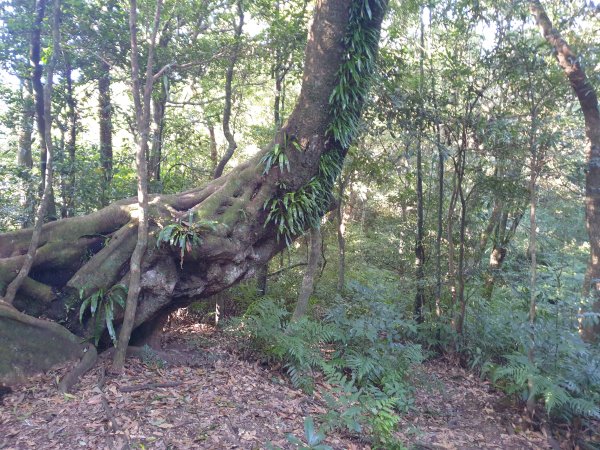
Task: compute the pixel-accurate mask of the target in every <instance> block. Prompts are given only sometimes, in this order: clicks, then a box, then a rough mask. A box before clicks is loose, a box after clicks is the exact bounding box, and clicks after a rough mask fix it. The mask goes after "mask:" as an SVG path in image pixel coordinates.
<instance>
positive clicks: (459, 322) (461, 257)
mask: <svg viewBox="0 0 600 450" xmlns="http://www.w3.org/2000/svg"><path fill="white" fill-rule="evenodd" d="M462 135H463V136H462V143H461V149H460V152H459V155H458V161H457V164H456V180H457V183H456V185H457V191H458V199H459V200H460V237H459V246H458V268H457V271H456V272H457V273H456V298H457V301H458V304H459V308H460V309H459V312H458V314H457V317H456V320H455V330H456V332H457V333H458V334H459V335H462V334H463V328H464V323H465V314H466V307H467V303H466V300H465V239H466V227H467V200H466V198H465V192H464V186H463V180H464V175H465V164H466V151H467V137H466V124H464V125H463V132H462Z"/></svg>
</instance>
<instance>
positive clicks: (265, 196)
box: [0, 0, 383, 337]
mask: <svg viewBox="0 0 600 450" xmlns="http://www.w3.org/2000/svg"><path fill="white" fill-rule="evenodd" d="M363 5H364V3H363V2H362V1H357V0H336V1H333V0H322V1H320V2H318V3H317V5H316V9H315V18H314V21H313V25H312V29H311V33H310V35H309V41H308V45H307V50H306V65H305V70H304V77H303V84H302V89H301V93H300V96H299V99H298V103H297V106H296V108H295V109H294V111H293V113H292V114H291V116H290V117H289V119H288V120H287V121H286V123H285V124H284V126H283V128H282V129H281V130H280V131H279V132H278V133H277V136H276V138H275V140H274V142H273V143H272V144H271V146H269V147H268V148H266V149H265V150H264V151H263V152H261V153H260V154H258V155H257V156H255V157H254V158H253V159H251V160H249V161H247V162H246V163H243V164H240V165H239V166H237V167H236V168H234V169H233V170H232V171H231V172H230V173H228V174H227V175H224V176H222V177H220V178H218V179H216V180H213V181H211V182H210V183H208V184H207V185H205V186H203V187H200V188H196V189H192V190H190V191H187V192H183V193H181V194H177V195H152V196H150V197H149V201H148V205H149V206H148V216H149V217H148V218H149V220H150V235H149V245H148V249H147V251H146V253H145V255H144V258H143V262H142V265H141V268H140V276H141V279H140V295H139V298H140V299H141V301H140V302H139V305H138V307H137V310H136V313H135V318H134V321H133V326H134V328H135V327H137V326H139V325H140V324H142V323H144V322H146V321H148V320H151V319H153V318H154V317H156V316H157V315H159V314H160V313H161V312H162V311H165V310H169V309H172V308H173V307H175V306H186V305H187V304H189V303H191V302H192V301H195V300H197V299H199V298H207V297H210V296H211V295H213V294H215V293H217V292H220V291H222V290H224V289H226V288H227V287H229V286H231V285H233V284H234V283H237V282H239V281H240V280H242V279H247V278H250V277H253V276H254V275H255V271H256V269H257V267H259V266H261V265H263V264H265V263H266V262H267V261H268V260H269V259H270V258H271V257H272V256H273V255H274V254H276V253H277V252H278V251H280V250H281V249H282V248H283V247H284V246H285V239H284V238H283V236H281V235H279V236H278V228H277V226H276V225H275V224H274V223H273V221H267V220H266V219H267V216H268V213H269V211H267V210H265V207H264V205H265V202H268V201H271V200H272V199H274V198H275V199H277V198H281V197H282V196H283V195H285V194H286V193H290V192H296V191H298V190H300V189H307V186H309V183H310V182H311V180H313V179H314V178H315V177H317V178H318V177H319V176H321V175H320V172H319V165H320V164H319V163H320V162H321V155H323V154H325V155H340V156H342V157H343V156H345V152H346V149H347V145H348V142H349V138H350V137H351V133H350V134H349V135H348V137H347V138H345V139H344V141H345V142H344V143H341V142H340V141H339V140H338V139H337V138H334V137H333V136H332V132H331V131H330V129H331V128H330V127H331V124H332V123H333V122H334V120H335V118H336V116H335V114H334V111H335V110H334V108H333V107H332V105H331V104H330V102H329V99H330V97H331V93H332V92H333V90H334V88H335V87H336V86H337V85H338V83H339V77H338V73H339V70H340V66H341V64H342V63H343V62H344V61H345V59H346V58H347V57H354V56H353V53H352V50H351V49H349V48H348V47H346V46H345V44H344V43H345V42H347V41H345V39H344V37H345V36H346V33H347V27H348V23H349V17H350V8H351V6H352V8H353V10H356V9H357V8H362V7H363ZM369 7H370V11H372V16H371V17H370V18H369V17H368V16H367V15H366V13H365V12H364V10H363V12H362V14H363V15H362V16H361V17H363V18H362V19H360V20H361V21H359V24H360V28H359V29H360V30H363V32H364V33H365V36H367V37H366V38H365V39H366V41H367V42H369V43H370V46H369V52H370V53H373V52H375V51H376V38H377V36H378V31H379V27H380V24H381V20H382V16H383V11H382V9H381V8H380V7H379V2H377V1H375V0H371V1H370V2H369ZM351 23H353V24H354V26H355V27H356V26H357V25H356V21H355V22H351ZM363 57H364V55H363ZM363 67H366V66H363ZM369 67H371V65H370V64H369ZM363 75H364V77H365V79H367V78H368V77H369V73H368V72H365V71H364V70H363ZM358 98H359V103H357V104H356V105H355V107H354V112H353V114H356V115H358V114H359V113H360V105H361V104H362V101H363V100H364V98H363V96H362V95H359V97H358ZM292 138H293V139H292ZM275 145H277V146H278V148H281V149H282V150H283V151H284V152H285V154H286V156H287V159H288V160H289V163H290V170H287V169H286V168H284V169H283V170H280V169H279V167H278V166H273V167H272V168H271V169H270V170H268V171H266V173H265V170H264V163H261V162H260V161H261V159H262V158H263V157H264V155H265V154H266V153H267V152H269V151H272V150H273V148H274V146H275ZM298 146H299V147H300V148H302V149H303V150H302V151H299V150H298ZM284 186H285V187H284ZM319 212H320V213H321V214H322V213H323V211H319ZM138 214H139V208H138V203H137V200H136V199H126V200H121V201H119V202H116V203H113V204H111V205H109V206H107V207H106V208H104V209H102V210H100V211H97V212H95V213H93V214H90V215H88V216H83V217H74V218H69V219H63V220H60V221H57V222H52V223H48V224H45V225H44V226H43V228H42V233H41V236H40V249H39V251H38V253H37V255H36V258H35V259H34V261H33V268H32V272H31V276H30V277H29V278H28V279H26V280H25V281H26V282H25V283H24V285H23V288H22V289H20V290H19V291H18V292H17V296H16V300H15V306H17V307H18V308H19V309H21V310H23V311H25V312H27V313H29V314H32V315H37V316H41V315H44V316H45V317H47V318H49V319H53V320H62V321H63V323H64V324H65V326H66V327H67V328H69V329H70V330H71V331H73V332H74V333H75V334H77V335H79V336H82V337H89V336H90V335H91V333H92V330H91V329H90V328H91V327H90V326H88V325H89V324H88V323H84V324H79V320H78V311H76V310H78V304H79V303H80V300H79V290H80V289H81V290H82V295H83V296H84V297H87V296H89V295H90V294H91V293H94V292H96V291H97V290H98V289H100V288H102V289H104V290H105V291H106V290H108V289H110V288H111V287H112V286H114V285H116V284H123V283H127V282H128V281H129V278H130V276H131V273H130V269H129V260H130V257H131V252H132V251H133V248H134V246H135V243H136V234H137V218H138ZM190 214H192V215H193V216H194V219H195V220H197V221H199V220H213V221H216V222H217V226H216V229H215V230H214V231H206V232H205V233H203V234H202V236H201V237H202V239H203V240H202V244H201V245H199V246H197V247H194V248H192V249H191V251H190V252H186V254H185V257H184V261H183V267H182V268H181V269H180V268H179V249H178V248H170V247H168V246H161V247H160V248H157V246H156V245H155V242H156V233H157V232H158V230H159V229H160V227H161V226H165V225H168V224H172V223H174V222H176V221H178V220H181V219H183V220H187V218H188V217H189V215H190ZM299 232H300V231H299ZM31 234H32V232H31V230H21V231H15V232H11V233H6V234H2V235H0V281H2V282H5V281H8V282H10V281H11V280H12V279H13V278H14V276H15V273H16V272H15V269H17V270H18V267H19V265H20V264H21V263H22V261H23V258H24V256H23V255H24V253H25V251H26V249H27V245H28V242H29V240H30V238H31ZM296 236H297V234H295V233H294V234H293V235H292V236H291V237H292V238H294V237H296ZM85 255H88V257H87V258H86V257H85ZM89 255H91V257H89ZM66 306H67V307H66ZM1 320H2V319H1V318H0V322H1ZM122 320H123V311H116V313H115V323H116V324H119V323H120V322H121V321H122ZM2 326H5V324H4V323H0V328H1V327H2Z"/></svg>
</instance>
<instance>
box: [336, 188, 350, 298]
mask: <svg viewBox="0 0 600 450" xmlns="http://www.w3.org/2000/svg"><path fill="white" fill-rule="evenodd" d="M348 178H349V177H346V178H342V179H341V180H340V186H339V197H340V199H339V202H338V205H337V208H336V210H335V212H336V218H337V240H338V279H337V291H338V292H339V293H342V292H343V291H344V287H345V286H346V214H344V207H345V204H344V191H345V189H346V184H347V183H348Z"/></svg>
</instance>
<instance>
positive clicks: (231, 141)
mask: <svg viewBox="0 0 600 450" xmlns="http://www.w3.org/2000/svg"><path fill="white" fill-rule="evenodd" d="M237 5H238V22H237V24H236V26H235V43H234V44H233V53H232V54H231V57H230V59H229V66H228V67H227V72H226V73H225V108H224V110H223V134H224V135H225V139H226V140H227V150H226V151H225V154H224V155H223V158H221V161H219V164H217V168H216V169H215V173H214V175H213V178H215V179H216V178H219V177H220V176H221V175H223V170H224V169H225V166H226V165H227V163H228V162H229V160H230V159H231V157H232V156H233V153H234V152H235V149H236V148H237V143H236V142H235V138H234V137H233V133H232V132H231V126H230V121H231V103H232V95H233V89H232V84H233V71H234V69H235V65H236V63H237V60H238V58H239V55H240V47H241V37H242V29H243V27H244V9H243V6H242V2H241V0H240V1H238V4H237Z"/></svg>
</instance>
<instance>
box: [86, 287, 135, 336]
mask: <svg viewBox="0 0 600 450" xmlns="http://www.w3.org/2000/svg"><path fill="white" fill-rule="evenodd" d="M84 291H85V288H82V289H80V290H79V298H80V299H81V300H83V301H82V303H81V306H80V307H79V321H80V322H83V316H84V314H85V312H86V311H87V310H88V309H89V311H90V315H91V317H92V319H93V320H94V343H95V345H98V342H100V337H101V336H102V332H103V330H104V325H103V324H102V323H103V321H104V323H105V324H106V329H107V330H108V334H109V335H110V338H111V339H112V341H113V343H114V342H116V341H117V333H116V331H115V326H114V317H115V315H114V311H115V307H116V306H117V305H118V306H120V307H121V308H125V300H126V299H127V286H125V285H123V284H116V285H114V286H113V287H111V288H110V289H108V290H106V291H105V290H104V289H102V288H101V289H98V290H97V291H96V292H94V293H93V294H91V295H89V296H88V297H86V298H83V293H84Z"/></svg>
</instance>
